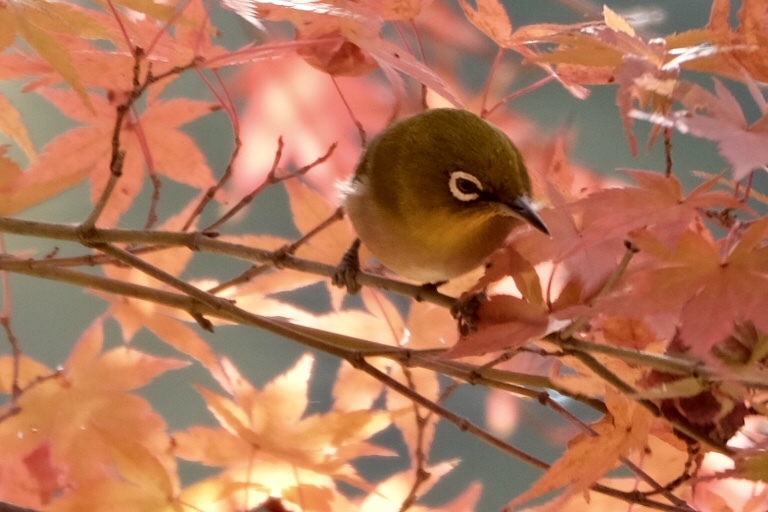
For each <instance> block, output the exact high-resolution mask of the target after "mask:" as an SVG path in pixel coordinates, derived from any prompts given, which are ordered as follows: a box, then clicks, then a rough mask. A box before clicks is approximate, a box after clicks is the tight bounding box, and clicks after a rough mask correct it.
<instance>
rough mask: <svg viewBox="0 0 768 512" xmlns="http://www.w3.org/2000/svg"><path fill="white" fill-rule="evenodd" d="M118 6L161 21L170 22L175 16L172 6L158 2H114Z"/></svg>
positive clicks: (147, 0) (144, 0) (150, 0)
mask: <svg viewBox="0 0 768 512" xmlns="http://www.w3.org/2000/svg"><path fill="white" fill-rule="evenodd" d="M114 1H115V3H116V4H119V5H122V6H124V7H127V8H129V9H131V10H133V11H136V12H140V13H142V14H146V15H148V16H149V17H150V18H154V19H155V20H159V21H169V20H170V19H171V18H172V17H173V15H174V11H175V8H174V6H173V5H171V4H165V3H163V2H158V1H156V0H114ZM99 3H106V2H105V0H100V1H99Z"/></svg>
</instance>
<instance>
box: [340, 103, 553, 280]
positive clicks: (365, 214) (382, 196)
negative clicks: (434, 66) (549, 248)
mask: <svg viewBox="0 0 768 512" xmlns="http://www.w3.org/2000/svg"><path fill="white" fill-rule="evenodd" d="M340 189H341V193H342V206H343V209H344V211H345V212H346V214H347V216H348V217H349V219H350V221H351V222H352V226H353V227H354V230H355V232H356V234H357V237H358V239H357V240H356V241H355V243H354V244H353V245H352V247H351V248H350V250H349V251H348V253H347V255H345V258H344V261H343V262H342V264H340V266H339V268H338V270H337V273H336V275H335V276H334V283H335V284H337V285H338V286H342V287H343V286H345V285H346V287H347V289H348V290H349V291H350V292H352V293H354V292H355V291H358V290H359V285H358V284H356V276H357V272H358V271H359V256H358V255H357V254H358V249H359V245H360V243H361V242H362V243H363V244H365V246H366V247H367V248H368V249H369V250H370V252H371V253H372V255H373V256H374V257H375V258H376V259H377V260H378V261H379V262H380V263H381V264H383V265H384V266H385V267H387V268H388V269H389V270H391V271H393V272H394V273H396V274H398V275H400V276H402V277H405V278H408V279H411V280H414V281H417V282H420V283H424V284H433V285H435V286H439V285H441V284H442V283H444V282H447V281H448V280H450V279H452V278H454V277H456V276H459V275H461V274H464V273H466V272H468V271H470V270H472V269H474V268H476V267H479V266H480V265H482V264H483V263H484V262H485V261H486V260H487V258H488V257H489V256H490V254H491V253H492V252H493V251H494V250H495V249H497V248H499V246H501V245H502V244H503V242H504V241H505V239H506V238H507V236H508V235H509V233H510V232H511V230H512V229H513V228H515V227H516V226H519V225H523V224H529V225H531V226H533V227H534V228H535V229H537V230H539V231H541V232H542V233H544V234H546V235H549V231H548V229H547V226H546V225H545V224H544V221H543V220H542V219H541V217H540V216H539V215H538V213H536V209H535V208H534V206H533V203H532V201H531V180H530V177H529V175H528V170H527V168H526V166H525V163H524V162H523V157H522V154H521V153H520V151H519V150H518V148H517V147H516V146H515V144H514V143H513V142H512V141H511V140H510V139H509V137H507V135H506V134H505V133H504V132H502V131H501V130H500V129H499V128H497V127H496V126H494V125H492V124H490V123H489V122H487V121H485V120H484V119H482V118H481V117H480V116H478V115H476V114H474V113H472V112H469V111H467V110H461V109H453V108H435V109H428V110H424V111H421V112H419V113H417V114H415V115H412V116H410V117H407V118H404V119H402V120H400V121H397V122H395V123H393V124H391V125H390V126H388V127H387V128H386V129H384V130H383V131H382V132H381V133H380V134H378V135H377V136H376V137H375V138H374V139H373V140H372V141H371V142H370V144H369V145H368V147H367V148H366V150H365V151H364V153H363V155H362V157H361V158H360V160H359V162H358V164H357V166H356V168H355V172H354V175H353V176H352V177H351V178H350V179H349V180H347V181H346V182H345V183H343V184H342V185H341V187H340ZM355 266H356V267H357V268H354V267H355Z"/></svg>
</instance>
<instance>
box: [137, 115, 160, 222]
mask: <svg viewBox="0 0 768 512" xmlns="http://www.w3.org/2000/svg"><path fill="white" fill-rule="evenodd" d="M131 112H132V114H133V116H132V117H133V119H132V120H133V128H134V131H135V132H136V139H137V140H138V141H139V147H141V153H142V154H143V155H144V161H145V163H146V164H147V171H148V173H149V180H150V181H151V182H152V199H151V200H150V203H149V212H148V213H147V222H146V223H144V229H150V228H152V226H154V225H155V224H156V223H157V205H158V204H159V203H160V189H161V188H162V186H163V184H162V182H161V181H160V178H158V176H157V170H156V169H155V160H154V158H152V152H151V151H150V149H149V144H148V143H147V137H146V135H145V133H144V128H143V126H142V124H141V118H140V117H139V114H138V112H136V107H135V106H132V107H131Z"/></svg>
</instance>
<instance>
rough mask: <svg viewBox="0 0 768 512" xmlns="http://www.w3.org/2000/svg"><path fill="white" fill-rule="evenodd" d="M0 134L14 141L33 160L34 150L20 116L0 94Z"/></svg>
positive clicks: (5, 97) (9, 101) (6, 98)
mask: <svg viewBox="0 0 768 512" xmlns="http://www.w3.org/2000/svg"><path fill="white" fill-rule="evenodd" d="M0 133H3V134H5V135H7V136H8V137H10V138H11V139H12V140H13V141H15V142H16V144H18V145H19V148H21V150H22V151H24V153H25V154H26V155H27V158H29V159H30V160H33V159H34V158H35V148H34V146H32V141H31V140H30V138H29V133H28V132H27V127H26V126H24V123H23V122H22V119H21V114H20V113H19V111H18V110H16V109H15V108H14V106H13V104H12V103H11V100H9V99H8V97H7V96H5V95H4V94H0Z"/></svg>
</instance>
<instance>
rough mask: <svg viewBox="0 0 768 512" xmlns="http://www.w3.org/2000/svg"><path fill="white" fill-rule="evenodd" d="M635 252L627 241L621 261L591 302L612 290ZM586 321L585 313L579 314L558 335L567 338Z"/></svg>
mask: <svg viewBox="0 0 768 512" xmlns="http://www.w3.org/2000/svg"><path fill="white" fill-rule="evenodd" d="M636 252H637V249H636V248H635V247H634V246H632V244H630V243H627V244H626V250H625V251H624V256H622V258H621V261H620V262H619V264H618V265H617V266H616V268H615V269H613V272H611V275H610V276H608V279H606V281H605V283H603V286H602V288H600V291H598V292H597V295H595V296H594V297H593V298H592V299H591V301H590V302H591V303H593V302H594V301H595V300H597V299H599V298H600V297H604V296H606V295H607V294H608V293H610V292H611V290H613V288H614V287H615V286H616V284H617V283H618V282H619V279H621V277H622V276H623V275H624V273H625V272H626V271H627V267H628V266H629V262H630V261H631V260H632V256H634V255H635V253H636ZM587 321H588V317H587V316H586V315H581V316H580V317H578V318H577V319H576V320H574V321H573V322H572V323H571V325H569V326H568V327H566V328H565V329H563V330H562V331H561V332H560V336H561V337H562V338H569V337H571V336H573V334H574V333H575V332H577V331H579V330H580V329H581V328H582V327H583V326H584V324H586V323H587Z"/></svg>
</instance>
